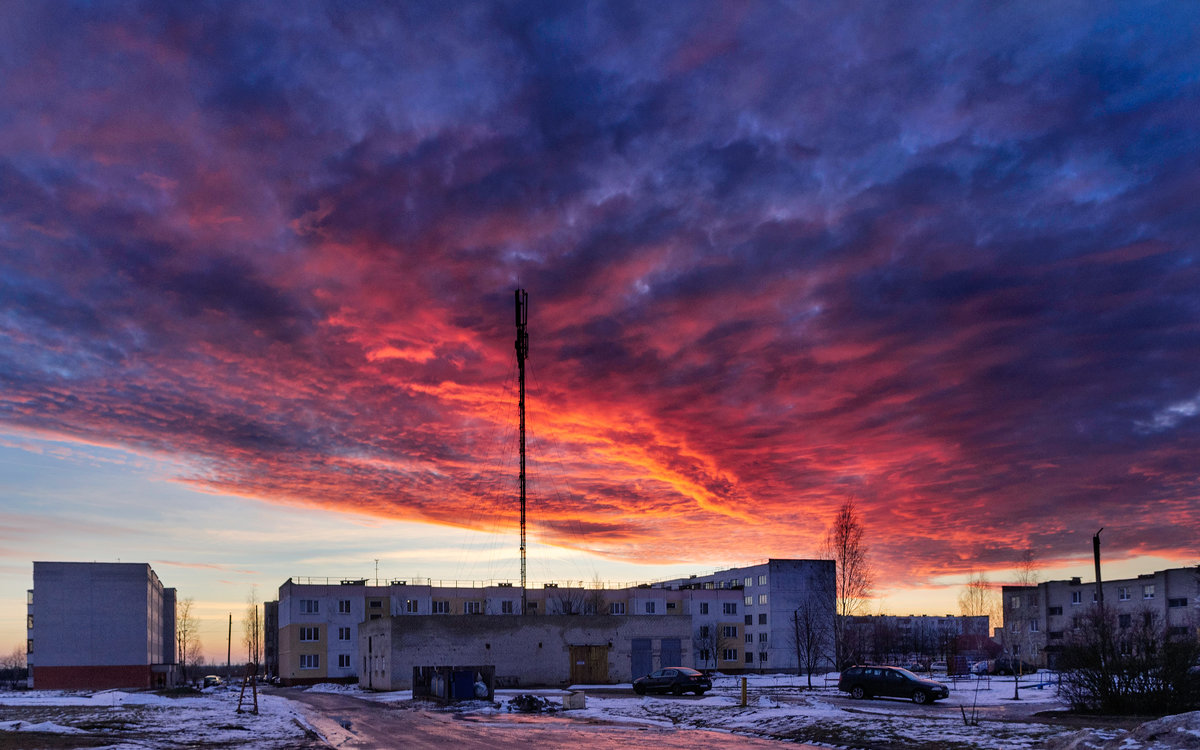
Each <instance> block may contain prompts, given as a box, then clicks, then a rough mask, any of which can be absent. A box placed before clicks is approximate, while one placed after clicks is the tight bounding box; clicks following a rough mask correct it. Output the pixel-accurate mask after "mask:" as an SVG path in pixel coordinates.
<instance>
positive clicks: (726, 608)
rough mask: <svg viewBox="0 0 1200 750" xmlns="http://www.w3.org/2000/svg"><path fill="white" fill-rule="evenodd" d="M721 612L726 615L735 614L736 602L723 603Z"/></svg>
mask: <svg viewBox="0 0 1200 750" xmlns="http://www.w3.org/2000/svg"><path fill="white" fill-rule="evenodd" d="M721 609H722V611H723V612H724V613H725V614H727V615H736V614H737V602H725V603H724V604H723V605H721Z"/></svg>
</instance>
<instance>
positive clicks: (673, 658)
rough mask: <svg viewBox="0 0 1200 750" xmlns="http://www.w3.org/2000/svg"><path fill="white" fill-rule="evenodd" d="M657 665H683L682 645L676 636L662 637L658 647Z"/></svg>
mask: <svg viewBox="0 0 1200 750" xmlns="http://www.w3.org/2000/svg"><path fill="white" fill-rule="evenodd" d="M658 665H659V666H660V667H662V668H663V669H666V668H667V667H682V666H683V645H682V642H681V641H680V640H679V639H678V638H663V639H662V646H661V647H660V648H659V658H658Z"/></svg>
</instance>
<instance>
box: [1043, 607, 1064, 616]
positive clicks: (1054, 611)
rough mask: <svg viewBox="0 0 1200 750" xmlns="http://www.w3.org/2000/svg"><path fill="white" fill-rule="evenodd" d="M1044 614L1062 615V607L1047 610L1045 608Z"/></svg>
mask: <svg viewBox="0 0 1200 750" xmlns="http://www.w3.org/2000/svg"><path fill="white" fill-rule="evenodd" d="M1046 614H1048V615H1061V614H1062V607H1049V608H1047V610H1046Z"/></svg>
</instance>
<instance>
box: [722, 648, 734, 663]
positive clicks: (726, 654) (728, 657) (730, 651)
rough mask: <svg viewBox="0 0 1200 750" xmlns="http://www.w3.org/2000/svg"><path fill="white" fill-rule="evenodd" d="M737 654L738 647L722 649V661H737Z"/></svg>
mask: <svg viewBox="0 0 1200 750" xmlns="http://www.w3.org/2000/svg"><path fill="white" fill-rule="evenodd" d="M737 656H738V654H737V649H736V648H727V649H724V650H722V651H721V660H722V661H737Z"/></svg>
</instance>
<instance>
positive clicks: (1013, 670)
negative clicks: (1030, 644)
mask: <svg viewBox="0 0 1200 750" xmlns="http://www.w3.org/2000/svg"><path fill="white" fill-rule="evenodd" d="M987 669H988V674H1017V673H1018V671H1019V672H1020V674H1033V673H1035V672H1037V671H1038V668H1037V665H1036V664H1030V663H1029V662H1024V661H1021V660H1019V659H1005V658H1000V659H993V660H992V661H989V662H988V667H987Z"/></svg>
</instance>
